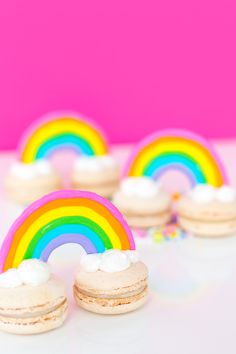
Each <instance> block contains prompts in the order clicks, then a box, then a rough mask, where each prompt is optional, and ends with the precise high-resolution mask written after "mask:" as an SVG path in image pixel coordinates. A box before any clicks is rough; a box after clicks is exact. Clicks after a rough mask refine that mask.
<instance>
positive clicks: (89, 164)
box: [74, 154, 118, 172]
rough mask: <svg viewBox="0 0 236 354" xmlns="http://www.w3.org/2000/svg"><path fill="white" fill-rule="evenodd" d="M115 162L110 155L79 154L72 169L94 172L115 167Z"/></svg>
mask: <svg viewBox="0 0 236 354" xmlns="http://www.w3.org/2000/svg"><path fill="white" fill-rule="evenodd" d="M117 166H118V165H117V162H116V160H115V159H114V157H113V156H111V155H108V154H107V155H101V156H79V157H77V159H76V160H75V162H74V169H75V171H78V172H90V171H91V172H96V171H103V170H109V169H113V168H116V167H117Z"/></svg>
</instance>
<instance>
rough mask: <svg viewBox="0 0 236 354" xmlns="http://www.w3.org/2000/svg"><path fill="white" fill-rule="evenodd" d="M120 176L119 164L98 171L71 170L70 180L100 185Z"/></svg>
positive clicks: (117, 179) (77, 182)
mask: <svg viewBox="0 0 236 354" xmlns="http://www.w3.org/2000/svg"><path fill="white" fill-rule="evenodd" d="M119 177H120V169H119V166H118V165H117V166H113V167H109V168H108V169H101V170H98V171H91V172H89V171H78V170H75V169H74V170H73V172H72V182H73V183H74V184H80V183H81V184H87V185H90V184H91V185H101V184H105V183H111V182H117V183H118V181H119Z"/></svg>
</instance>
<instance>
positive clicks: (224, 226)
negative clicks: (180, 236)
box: [178, 217, 236, 238]
mask: <svg viewBox="0 0 236 354" xmlns="http://www.w3.org/2000/svg"><path fill="white" fill-rule="evenodd" d="M178 221H179V225H180V226H181V227H182V228H183V229H184V230H186V231H187V232H189V233H192V234H193V235H196V236H199V237H212V238H216V237H223V236H228V235H234V234H235V233H236V220H231V221H221V222H216V221H213V222H207V221H204V222H203V221H197V220H194V219H188V218H184V217H179V219H178Z"/></svg>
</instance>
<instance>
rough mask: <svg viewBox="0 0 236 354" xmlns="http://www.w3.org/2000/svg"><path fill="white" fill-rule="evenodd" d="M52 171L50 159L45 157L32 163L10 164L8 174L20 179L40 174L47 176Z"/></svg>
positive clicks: (27, 178) (35, 176)
mask: <svg viewBox="0 0 236 354" xmlns="http://www.w3.org/2000/svg"><path fill="white" fill-rule="evenodd" d="M53 173H54V169H53V166H52V164H51V162H50V161H48V160H45V159H40V160H36V161H35V162H33V163H23V162H19V161H17V162H15V163H13V164H12V166H11V169H10V174H11V175H13V176H16V177H18V178H21V179H26V180H30V179H33V178H37V177H40V176H47V175H51V174H53Z"/></svg>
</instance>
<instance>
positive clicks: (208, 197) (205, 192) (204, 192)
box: [190, 184, 215, 204]
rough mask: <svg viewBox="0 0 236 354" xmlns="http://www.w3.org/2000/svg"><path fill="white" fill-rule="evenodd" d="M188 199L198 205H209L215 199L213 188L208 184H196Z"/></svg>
mask: <svg viewBox="0 0 236 354" xmlns="http://www.w3.org/2000/svg"><path fill="white" fill-rule="evenodd" d="M190 197H191V199H192V200H193V201H194V202H196V203H199V204H205V203H210V202H212V201H213V200H214V199H215V188H214V187H212V186H211V185H209V184H197V185H196V187H194V188H193V189H192V190H191V191H190Z"/></svg>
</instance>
